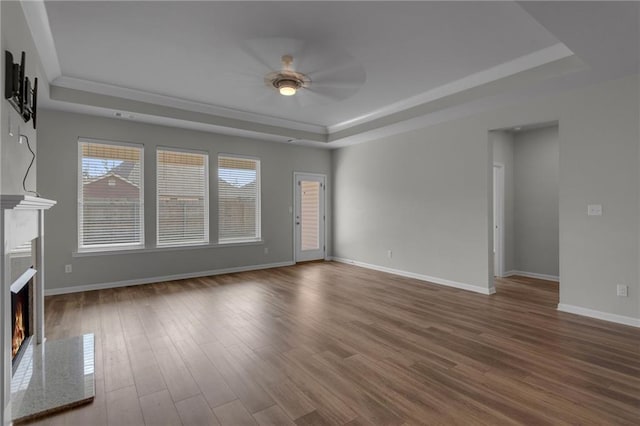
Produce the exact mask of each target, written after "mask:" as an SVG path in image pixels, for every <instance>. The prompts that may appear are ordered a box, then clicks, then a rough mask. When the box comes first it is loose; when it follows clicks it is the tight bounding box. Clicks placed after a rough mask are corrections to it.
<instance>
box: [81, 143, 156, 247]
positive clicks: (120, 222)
mask: <svg viewBox="0 0 640 426" xmlns="http://www.w3.org/2000/svg"><path fill="white" fill-rule="evenodd" d="M79 160H80V164H79V169H80V170H79V172H80V173H79V175H80V176H79V185H78V200H79V206H78V219H79V223H78V230H79V238H78V240H79V241H78V249H79V250H82V249H86V250H94V249H96V250H99V249H105V250H108V249H117V248H120V247H125V248H133V247H142V246H144V202H143V187H142V186H143V181H142V176H143V173H142V147H141V146H136V145H124V144H110V143H94V142H88V141H80V142H79Z"/></svg>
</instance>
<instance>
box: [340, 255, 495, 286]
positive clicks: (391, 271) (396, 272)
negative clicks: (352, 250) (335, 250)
mask: <svg viewBox="0 0 640 426" xmlns="http://www.w3.org/2000/svg"><path fill="white" fill-rule="evenodd" d="M331 259H332V260H333V261H335V262H340V263H346V264H349V265H355V266H359V267H361V268H367V269H373V270H375V271H381V272H387V273H389V274H394V275H400V276H402V277H407V278H415V279H417V280H421V281H428V282H430V283H433V284H440V285H445V286H447V287H455V288H459V289H462V290H467V291H473V292H475V293H481V294H493V293H495V292H496V289H495V287H490V288H486V287H481V286H479V285H473V284H466V283H461V282H457V281H451V280H446V279H444V278H438V277H431V276H429V275H422V274H416V273H414V272H408V271H402V270H400V269H392V268H387V267H385V266H378V265H373V264H370V263H364V262H358V261H357V260H351V259H344V258H341V257H332V258H331Z"/></svg>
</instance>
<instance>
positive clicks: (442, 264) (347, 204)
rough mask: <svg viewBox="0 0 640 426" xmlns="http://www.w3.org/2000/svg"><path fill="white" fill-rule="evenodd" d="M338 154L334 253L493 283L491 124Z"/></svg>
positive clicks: (439, 130) (423, 133)
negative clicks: (480, 131)
mask: <svg viewBox="0 0 640 426" xmlns="http://www.w3.org/2000/svg"><path fill="white" fill-rule="evenodd" d="M333 159H334V164H333V168H334V182H335V183H336V184H335V185H334V255H335V256H336V257H339V258H346V259H350V260H356V261H360V262H364V263H369V264H374V265H378V266H383V267H387V268H392V269H398V270H403V271H408V272H412V273H416V274H422V275H429V276H431V277H436V278H442V279H447V280H450V281H455V282H458V283H462V284H467V285H474V286H479V287H483V288H488V287H489V286H490V282H489V281H488V277H489V275H490V274H491V275H492V265H490V264H489V262H488V261H487V249H488V247H489V239H488V232H489V224H488V221H487V220H488V216H487V213H488V211H489V204H490V199H489V198H488V195H489V190H490V187H489V185H488V182H489V179H490V175H489V168H490V165H491V163H492V158H491V157H490V154H489V150H488V140H487V132H486V130H485V133H484V135H482V134H477V133H476V132H475V131H474V128H473V127H472V126H460V125H459V124H458V123H445V124H440V125H436V126H432V127H429V128H427V129H422V130H417V131H413V132H410V133H405V134H402V135H398V136H393V137H389V138H385V139H382V140H378V141H374V142H367V143H365V144H361V145H356V146H353V147H349V148H344V149H339V150H336V151H334V156H333ZM388 250H392V252H393V256H392V258H391V259H389V258H388V257H387V251H388ZM490 268H491V271H490Z"/></svg>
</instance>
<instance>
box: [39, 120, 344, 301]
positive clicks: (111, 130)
mask: <svg viewBox="0 0 640 426" xmlns="http://www.w3.org/2000/svg"><path fill="white" fill-rule="evenodd" d="M41 115H42V118H41V122H40V123H41V124H40V125H39V134H40V146H39V158H40V163H39V168H38V187H39V190H40V192H41V193H42V195H43V196H44V197H46V198H51V199H55V200H57V201H58V205H56V206H55V207H54V208H52V209H51V210H49V211H48V212H47V214H46V216H45V229H46V239H45V250H46V253H47V256H46V268H47V283H46V286H47V289H48V290H49V291H55V289H60V288H67V287H73V286H87V285H92V284H101V283H113V282H120V281H128V280H147V279H153V278H155V277H164V276H170V275H179V274H189V273H197V272H201V271H211V270H218V269H225V268H234V267H243V266H252V265H263V264H270V263H280V262H291V261H292V259H293V224H292V214H291V213H290V212H289V206H293V172H294V171H301V172H313V173H322V174H326V175H327V176H328V185H327V186H328V188H329V193H328V194H327V200H328V202H329V204H328V205H327V211H331V205H330V200H331V193H330V188H331V176H330V173H331V154H330V152H329V151H328V150H322V149H314V148H305V147H300V146H294V145H288V144H280V143H274V142H266V141H258V140H250V139H244V138H239V137H232V136H223V135H218V134H212V133H204V132H196V131H190V130H183V129H176V128H170V127H162V126H156V125H150V124H141V123H134V122H130V121H126V120H118V119H109V118H101V117H94V116H88V115H81V114H73V113H66V112H60V111H51V110H42V111H41ZM79 137H89V138H96V139H106V140H116V141H129V142H136V143H142V144H144V147H145V164H144V175H145V182H144V185H145V186H144V188H145V241H146V244H147V246H148V247H153V246H154V245H155V231H156V230H155V222H156V220H155V219H156V216H155V193H156V185H155V173H156V168H155V148H156V147H157V146H164V147H180V148H191V149H198V150H205V151H208V152H209V161H210V184H211V185H210V187H211V190H212V193H211V199H210V206H211V207H210V218H211V222H210V229H211V232H212V238H211V239H212V241H216V240H217V237H216V233H217V218H216V216H217V207H216V206H217V204H216V198H215V196H216V193H215V189H216V188H217V186H216V178H215V176H216V174H215V170H216V167H215V165H216V163H215V162H216V158H217V155H218V153H232V154H244V155H250V156H257V157H259V158H260V160H261V177H262V181H261V183H262V236H263V239H264V244H258V245H244V246H234V247H229V246H228V247H211V248H199V249H188V250H184V249H183V250H180V249H176V250H171V249H163V250H161V251H150V252H138V253H129V254H109V255H105V254H93V255H84V254H83V255H82V256H74V254H73V253H74V252H75V251H76V250H77V240H78V230H77V176H78V175H77V173H78V171H77V168H78V153H77V150H78V138H79ZM328 219H330V218H328ZM327 229H329V230H330V229H331V222H330V220H329V221H328V223H327ZM265 247H268V248H269V253H268V254H265V253H264V248H265ZM330 248H331V241H330V240H329V241H327V249H328V250H330ZM66 264H71V265H72V266H73V272H72V273H70V274H66V273H65V272H64V265H66Z"/></svg>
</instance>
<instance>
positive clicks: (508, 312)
mask: <svg viewBox="0 0 640 426" xmlns="http://www.w3.org/2000/svg"><path fill="white" fill-rule="evenodd" d="M497 291H498V292H497V294H495V295H493V296H484V295H479V294H475V293H470V292H466V291H462V290H456V289H451V288H448V287H443V286H438V285H432V284H429V283H425V282H422V281H417V280H413V279H409V278H403V277H398V276H394V275H389V274H385V273H382V272H375V271H371V270H367V269H362V268H358V267H355V266H350V265H343V264H337V263H332V262H326V263H311V264H302V265H297V266H292V267H286V268H278V269H271V270H265V271H256V272H246V273H239V274H232V275H221V276H215V277H208V278H200V279H190V280H183V281H174V282H166V283H160V284H152V285H144V286H136V287H127V288H120V289H111V290H101V291H93V292H86V293H77V294H70V295H62V296H54V297H48V298H47V299H46V316H47V318H46V327H47V328H46V331H47V335H48V338H49V339H58V338H63V337H67V336H72V335H78V334H81V333H86V332H93V333H95V335H96V351H97V354H96V375H97V396H96V399H95V401H94V403H93V404H90V405H87V406H84V407H81V408H77V409H74V410H70V411H67V412H63V413H60V414H58V415H55V416H51V417H47V418H43V419H41V420H39V421H35V422H33V424H40V425H47V426H54V425H56V426H57V425H83V426H84V425H118V426H123V425H142V424H146V425H180V424H183V425H218V424H221V425H232V426H239V425H256V424H260V425H299V426H302V425H403V424H407V425H408V424H461V425H476V424H477V425H481V424H486V425H497V424H529V425H544V424H585V425H587V424H599V425H602V424H619V425H624V424H629V425H631V424H638V421H639V419H640V357H639V349H640V346H639V345H640V330H638V329H636V328H632V327H626V326H622V325H616V324H612V323H607V322H603V321H598V320H593V319H588V318H584V317H579V316H575V315H571V314H566V313H562V312H558V311H556V310H555V307H556V304H557V303H558V286H557V284H556V283H552V282H548V281H540V280H534V279H529V278H521V277H512V278H510V279H500V280H498V281H497Z"/></svg>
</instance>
